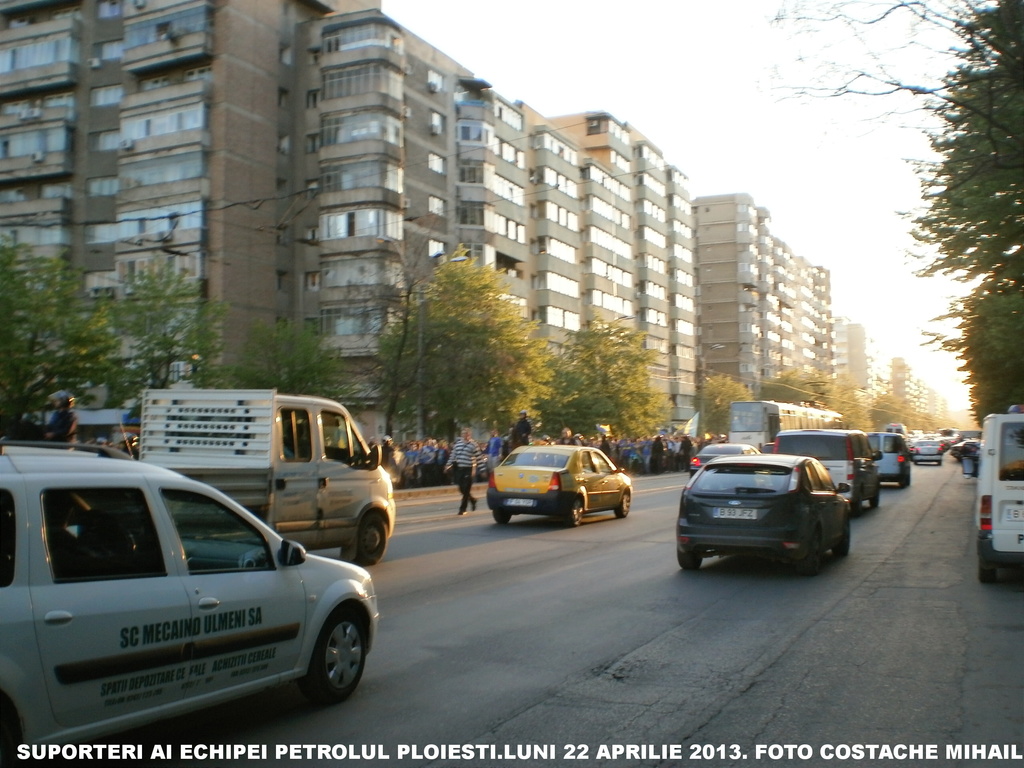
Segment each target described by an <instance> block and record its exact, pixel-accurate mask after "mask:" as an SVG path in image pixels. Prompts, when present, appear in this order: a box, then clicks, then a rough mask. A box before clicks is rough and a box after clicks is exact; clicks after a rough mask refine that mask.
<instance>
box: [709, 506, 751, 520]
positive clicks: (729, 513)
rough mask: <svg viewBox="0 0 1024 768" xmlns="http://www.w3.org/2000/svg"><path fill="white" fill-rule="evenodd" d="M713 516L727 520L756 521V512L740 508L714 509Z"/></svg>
mask: <svg viewBox="0 0 1024 768" xmlns="http://www.w3.org/2000/svg"><path fill="white" fill-rule="evenodd" d="M714 516H715V517H719V518H726V519H729V520H757V510H756V509H743V508H741V507H715V509H714Z"/></svg>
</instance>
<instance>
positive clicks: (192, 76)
mask: <svg viewBox="0 0 1024 768" xmlns="http://www.w3.org/2000/svg"><path fill="white" fill-rule="evenodd" d="M212 79H213V69H212V68H211V67H196V68H195V69H186V70H185V77H184V80H185V82H186V83H190V82H192V81H193V80H212Z"/></svg>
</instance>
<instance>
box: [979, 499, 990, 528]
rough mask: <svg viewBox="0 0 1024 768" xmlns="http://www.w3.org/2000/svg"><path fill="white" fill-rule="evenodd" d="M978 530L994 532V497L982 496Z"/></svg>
mask: <svg viewBox="0 0 1024 768" xmlns="http://www.w3.org/2000/svg"><path fill="white" fill-rule="evenodd" d="M978 528H980V529H981V530H983V531H991V530H992V497H991V496H982V497H981V505H980V506H979V507H978Z"/></svg>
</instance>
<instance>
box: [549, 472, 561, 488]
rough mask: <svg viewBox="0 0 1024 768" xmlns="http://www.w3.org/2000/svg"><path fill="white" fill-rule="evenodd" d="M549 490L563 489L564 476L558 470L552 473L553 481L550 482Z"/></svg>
mask: <svg viewBox="0 0 1024 768" xmlns="http://www.w3.org/2000/svg"><path fill="white" fill-rule="evenodd" d="M548 490H549V491H560V490H562V476H561V475H559V474H558V473H557V472H552V473H551V481H550V482H549V483H548Z"/></svg>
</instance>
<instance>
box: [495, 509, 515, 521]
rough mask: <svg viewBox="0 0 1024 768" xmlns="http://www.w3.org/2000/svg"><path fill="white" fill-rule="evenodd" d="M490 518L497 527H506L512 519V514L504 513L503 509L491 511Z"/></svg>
mask: <svg viewBox="0 0 1024 768" xmlns="http://www.w3.org/2000/svg"><path fill="white" fill-rule="evenodd" d="M491 517H493V518H494V522H496V523H497V524H498V525H508V522H509V520H511V519H512V513H511V512H506V511H505V510H504V509H492V510H491Z"/></svg>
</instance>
